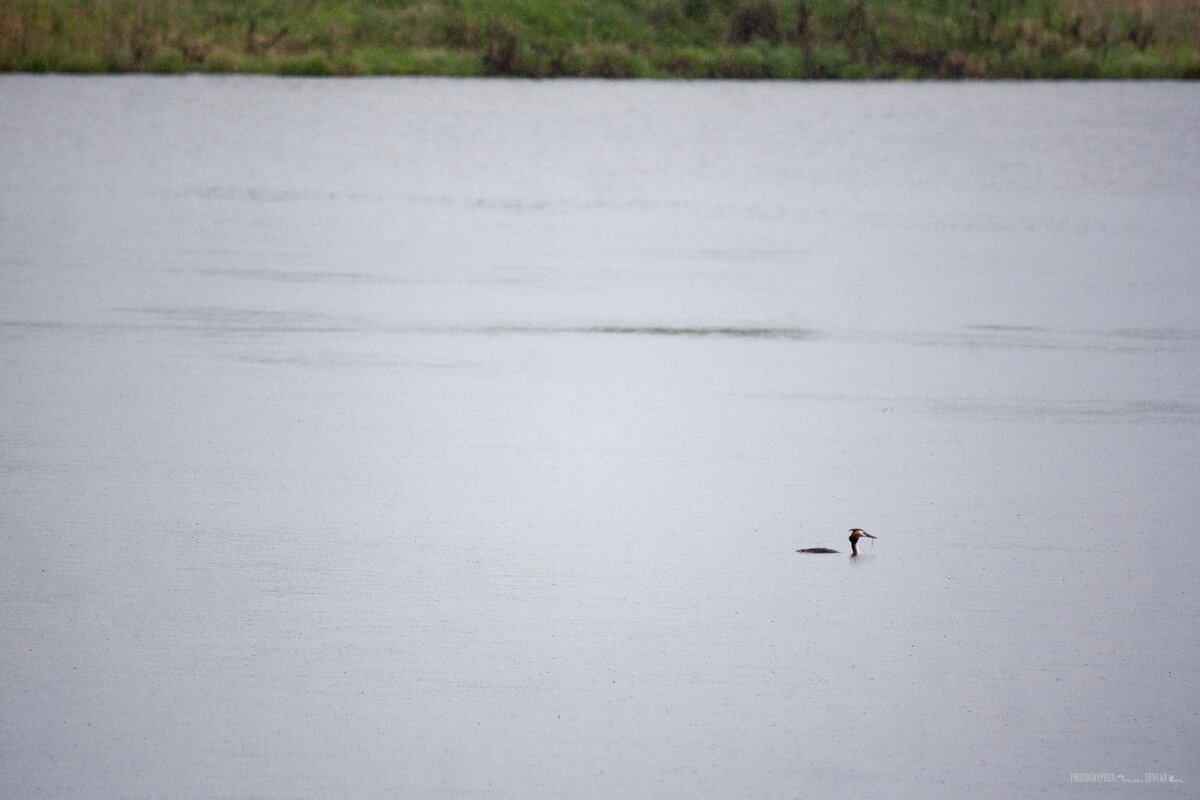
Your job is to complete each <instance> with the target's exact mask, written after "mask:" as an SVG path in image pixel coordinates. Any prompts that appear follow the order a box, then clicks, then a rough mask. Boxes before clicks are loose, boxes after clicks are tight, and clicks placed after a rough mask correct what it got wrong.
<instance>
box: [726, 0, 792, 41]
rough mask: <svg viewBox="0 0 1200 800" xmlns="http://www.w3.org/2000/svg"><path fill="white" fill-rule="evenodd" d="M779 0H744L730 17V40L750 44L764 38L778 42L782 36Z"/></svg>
mask: <svg viewBox="0 0 1200 800" xmlns="http://www.w3.org/2000/svg"><path fill="white" fill-rule="evenodd" d="M779 18H780V13H779V3H778V0H742V2H741V3H740V4H739V5H738V6H737V8H735V9H734V10H733V14H732V15H730V18H729V25H730V31H729V41H730V42H731V43H733V44H750V42H752V41H754V40H755V39H763V40H765V41H768V42H770V43H771V44H778V43H779V40H780V39H781V38H782V37H781V35H780V34H781V31H780V25H779Z"/></svg>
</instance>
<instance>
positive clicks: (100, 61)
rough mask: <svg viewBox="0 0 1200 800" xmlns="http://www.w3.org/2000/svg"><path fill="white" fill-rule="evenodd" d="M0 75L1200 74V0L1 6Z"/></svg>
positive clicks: (92, 0)
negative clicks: (25, 73) (230, 73)
mask: <svg viewBox="0 0 1200 800" xmlns="http://www.w3.org/2000/svg"><path fill="white" fill-rule="evenodd" d="M0 70H4V71H14V70H15V71H28V72H84V73H88V72H93V73H94V72H152V73H166V74H175V73H181V72H243V73H274V74H280V75H510V76H526V77H536V78H549V77H558V76H580V77H600V78H638V77H655V78H735V79H768V78H777V79H803V78H809V79H826V78H835V79H857V78H883V79H922V78H945V79H954V78H1044V79H1093V78H1121V79H1126V78H1129V79H1135V78H1184V79H1195V78H1197V77H1200V5H1198V4H1197V3H1196V2H1194V1H1193V0H899V1H898V2H885V1H884V0H424V1H422V0H281V1H280V2H268V0H0Z"/></svg>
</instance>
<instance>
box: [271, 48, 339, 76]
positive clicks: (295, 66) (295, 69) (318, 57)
mask: <svg viewBox="0 0 1200 800" xmlns="http://www.w3.org/2000/svg"><path fill="white" fill-rule="evenodd" d="M276 69H277V71H278V72H279V74H280V75H291V76H302V75H308V76H320V75H332V74H333V67H331V66H330V65H329V59H328V58H326V57H325V54H324V53H309V54H308V55H304V56H297V57H295V58H285V59H283V60H281V61H280V62H279V64H278V65H277V67H276Z"/></svg>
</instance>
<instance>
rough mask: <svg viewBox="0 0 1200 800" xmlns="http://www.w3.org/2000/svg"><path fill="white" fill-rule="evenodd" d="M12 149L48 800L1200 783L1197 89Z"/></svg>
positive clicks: (11, 352)
mask: <svg viewBox="0 0 1200 800" xmlns="http://www.w3.org/2000/svg"><path fill="white" fill-rule="evenodd" d="M0 142H2V144H0V554H2V556H3V557H2V558H0V641H2V642H3V646H2V647H0V795H3V796H6V797H54V798H90V797H113V798H118V797H121V798H126V797H127V798H151V797H153V798H201V797H222V798H233V797H236V798H242V797H246V798H249V797H255V798H259V797H268V798H324V797H342V796H344V797H456V798H457V797H480V798H483V797H487V798H494V797H501V798H557V797H577V798H589V797H594V798H617V797H672V798H704V797H711V798H728V797H763V798H792V797H829V798H851V797H892V798H928V797H938V796H942V797H949V796H954V797H968V796H969V797H975V798H1011V797H1017V796H1028V795H1035V794H1037V795H1041V794H1044V795H1047V796H1055V797H1081V798H1089V797H1097V796H1104V797H1108V796H1115V795H1116V794H1119V795H1120V796H1121V797H1123V798H1125V797H1160V796H1176V797H1182V796H1187V795H1189V794H1193V793H1194V792H1195V791H1196V787H1197V786H1198V785H1200V770H1197V768H1196V764H1197V762H1196V759H1195V756H1196V752H1197V742H1200V700H1197V698H1200V629H1198V626H1197V624H1196V620H1197V618H1198V617H1200V590H1197V588H1196V579H1197V576H1198V575H1200V548H1198V547H1197V545H1196V540H1197V533H1200V530H1198V529H1197V522H1196V520H1197V518H1198V517H1200V492H1198V491H1197V477H1196V476H1197V472H1198V467H1200V312H1198V311H1197V308H1198V305H1197V301H1198V298H1200V269H1197V267H1196V264H1197V261H1196V259H1197V253H1198V252H1200V224H1198V223H1200V216H1198V214H1197V208H1198V206H1197V199H1198V198H1200V88H1197V87H1196V86H1193V85H1187V84H1178V85H1171V84H1137V85H1116V84H1075V85H1072V84H1054V85H1050V84H1039V85H1013V84H1010V85H1004V84H989V85H964V84H956V85H942V84H918V85H913V84H895V85H871V84H855V85H836V84H793V85H786V84H739V83H723V84H719V85H717V84H706V83H671V84H659V83H637V84H628V83H589V82H569V81H563V82H540V83H539V82H504V81H492V82H483V81H455V82H451V81H440V80H378V81H377V80H359V81H350V82H345V81H337V80H324V81H315V82H310V81H304V80H278V79H269V78H264V79H242V78H202V77H187V78H178V79H153V78H138V77H133V78H103V79H72V78H61V77H19V76H17V77H14V76H8V77H4V78H2V79H0ZM854 526H861V527H864V528H866V529H867V530H869V531H871V532H872V533H874V534H876V535H877V536H878V537H879V539H878V540H877V541H875V542H867V543H866V546H865V548H864V555H863V556H862V557H861V558H858V559H857V560H851V559H850V558H849V557H848V556H846V555H845V551H846V550H847V549H848V548H847V543H846V541H845V536H846V532H847V529H848V528H851V527H854ZM820 545H824V546H833V547H837V548H840V549H842V550H843V554H842V555H834V556H802V555H797V554H796V553H795V550H796V549H797V548H799V547H812V546H820ZM1092 772H1111V773H1121V774H1124V775H1125V776H1126V777H1127V778H1137V779H1142V778H1143V776H1144V774H1145V773H1146V772H1169V773H1172V774H1174V776H1175V779H1176V780H1178V781H1183V783H1173V784H1149V783H1143V784H1129V785H1127V786H1120V787H1113V786H1109V785H1097V784H1084V783H1077V782H1076V783H1073V782H1072V781H1071V774H1072V773H1092Z"/></svg>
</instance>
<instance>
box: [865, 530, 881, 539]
mask: <svg viewBox="0 0 1200 800" xmlns="http://www.w3.org/2000/svg"><path fill="white" fill-rule="evenodd" d="M863 536H865V537H867V538H868V539H878V538H879V537H878V536H872V535H871V534H869V533H867V532H866V531H863Z"/></svg>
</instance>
